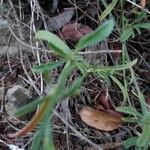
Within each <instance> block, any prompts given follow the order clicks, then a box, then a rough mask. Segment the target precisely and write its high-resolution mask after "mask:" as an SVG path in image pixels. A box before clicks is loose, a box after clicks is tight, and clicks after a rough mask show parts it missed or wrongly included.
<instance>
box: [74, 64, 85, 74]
mask: <svg viewBox="0 0 150 150" xmlns="http://www.w3.org/2000/svg"><path fill="white" fill-rule="evenodd" d="M75 65H76V66H77V68H78V69H79V70H80V72H81V73H82V74H83V75H84V76H86V74H87V67H86V65H85V64H84V63H83V62H75Z"/></svg>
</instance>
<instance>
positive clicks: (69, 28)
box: [61, 23, 93, 42]
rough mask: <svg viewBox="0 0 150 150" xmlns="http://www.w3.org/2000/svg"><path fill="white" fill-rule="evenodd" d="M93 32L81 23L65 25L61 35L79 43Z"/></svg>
mask: <svg viewBox="0 0 150 150" xmlns="http://www.w3.org/2000/svg"><path fill="white" fill-rule="evenodd" d="M92 31H93V30H92V29H91V28H90V27H88V26H86V25H82V24H80V23H69V24H67V25H65V26H64V27H63V28H62V30H61V35H62V36H63V37H64V38H65V39H67V40H70V41H72V42H77V41H78V40H79V39H80V38H82V37H83V36H85V35H87V34H89V33H91V32H92Z"/></svg>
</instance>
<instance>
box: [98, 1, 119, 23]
mask: <svg viewBox="0 0 150 150" xmlns="http://www.w3.org/2000/svg"><path fill="white" fill-rule="evenodd" d="M117 2H118V0H113V1H112V2H111V3H110V4H109V5H108V7H107V8H106V9H105V10H104V11H103V12H102V14H101V16H100V17H99V19H100V20H103V19H104V18H105V17H106V16H107V15H108V14H110V12H111V11H112V10H113V8H114V7H115V5H116V4H117Z"/></svg>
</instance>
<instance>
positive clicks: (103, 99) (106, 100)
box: [97, 92, 111, 109]
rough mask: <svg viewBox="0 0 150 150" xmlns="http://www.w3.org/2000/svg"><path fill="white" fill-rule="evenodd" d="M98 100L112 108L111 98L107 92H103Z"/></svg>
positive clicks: (106, 106)
mask: <svg viewBox="0 0 150 150" xmlns="http://www.w3.org/2000/svg"><path fill="white" fill-rule="evenodd" d="M97 102H98V103H99V104H100V105H102V106H104V107H105V108H107V109H111V108H110V107H111V106H110V105H111V104H110V101H109V98H108V96H107V95H106V92H101V93H100V95H99V96H98V99H97Z"/></svg>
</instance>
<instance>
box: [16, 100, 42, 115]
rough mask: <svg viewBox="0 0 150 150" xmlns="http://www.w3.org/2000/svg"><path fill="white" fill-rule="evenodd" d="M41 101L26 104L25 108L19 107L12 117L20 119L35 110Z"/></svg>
mask: <svg viewBox="0 0 150 150" xmlns="http://www.w3.org/2000/svg"><path fill="white" fill-rule="evenodd" d="M42 102H43V101H42V100H40V99H36V100H34V101H32V102H30V103H28V104H26V105H25V106H22V107H20V108H19V109H18V110H17V111H16V112H15V113H14V115H15V116H17V117H21V116H23V115H25V114H27V113H29V112H31V111H33V110H35V109H36V107H37V106H38V105H39V104H41V103H42Z"/></svg>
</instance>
